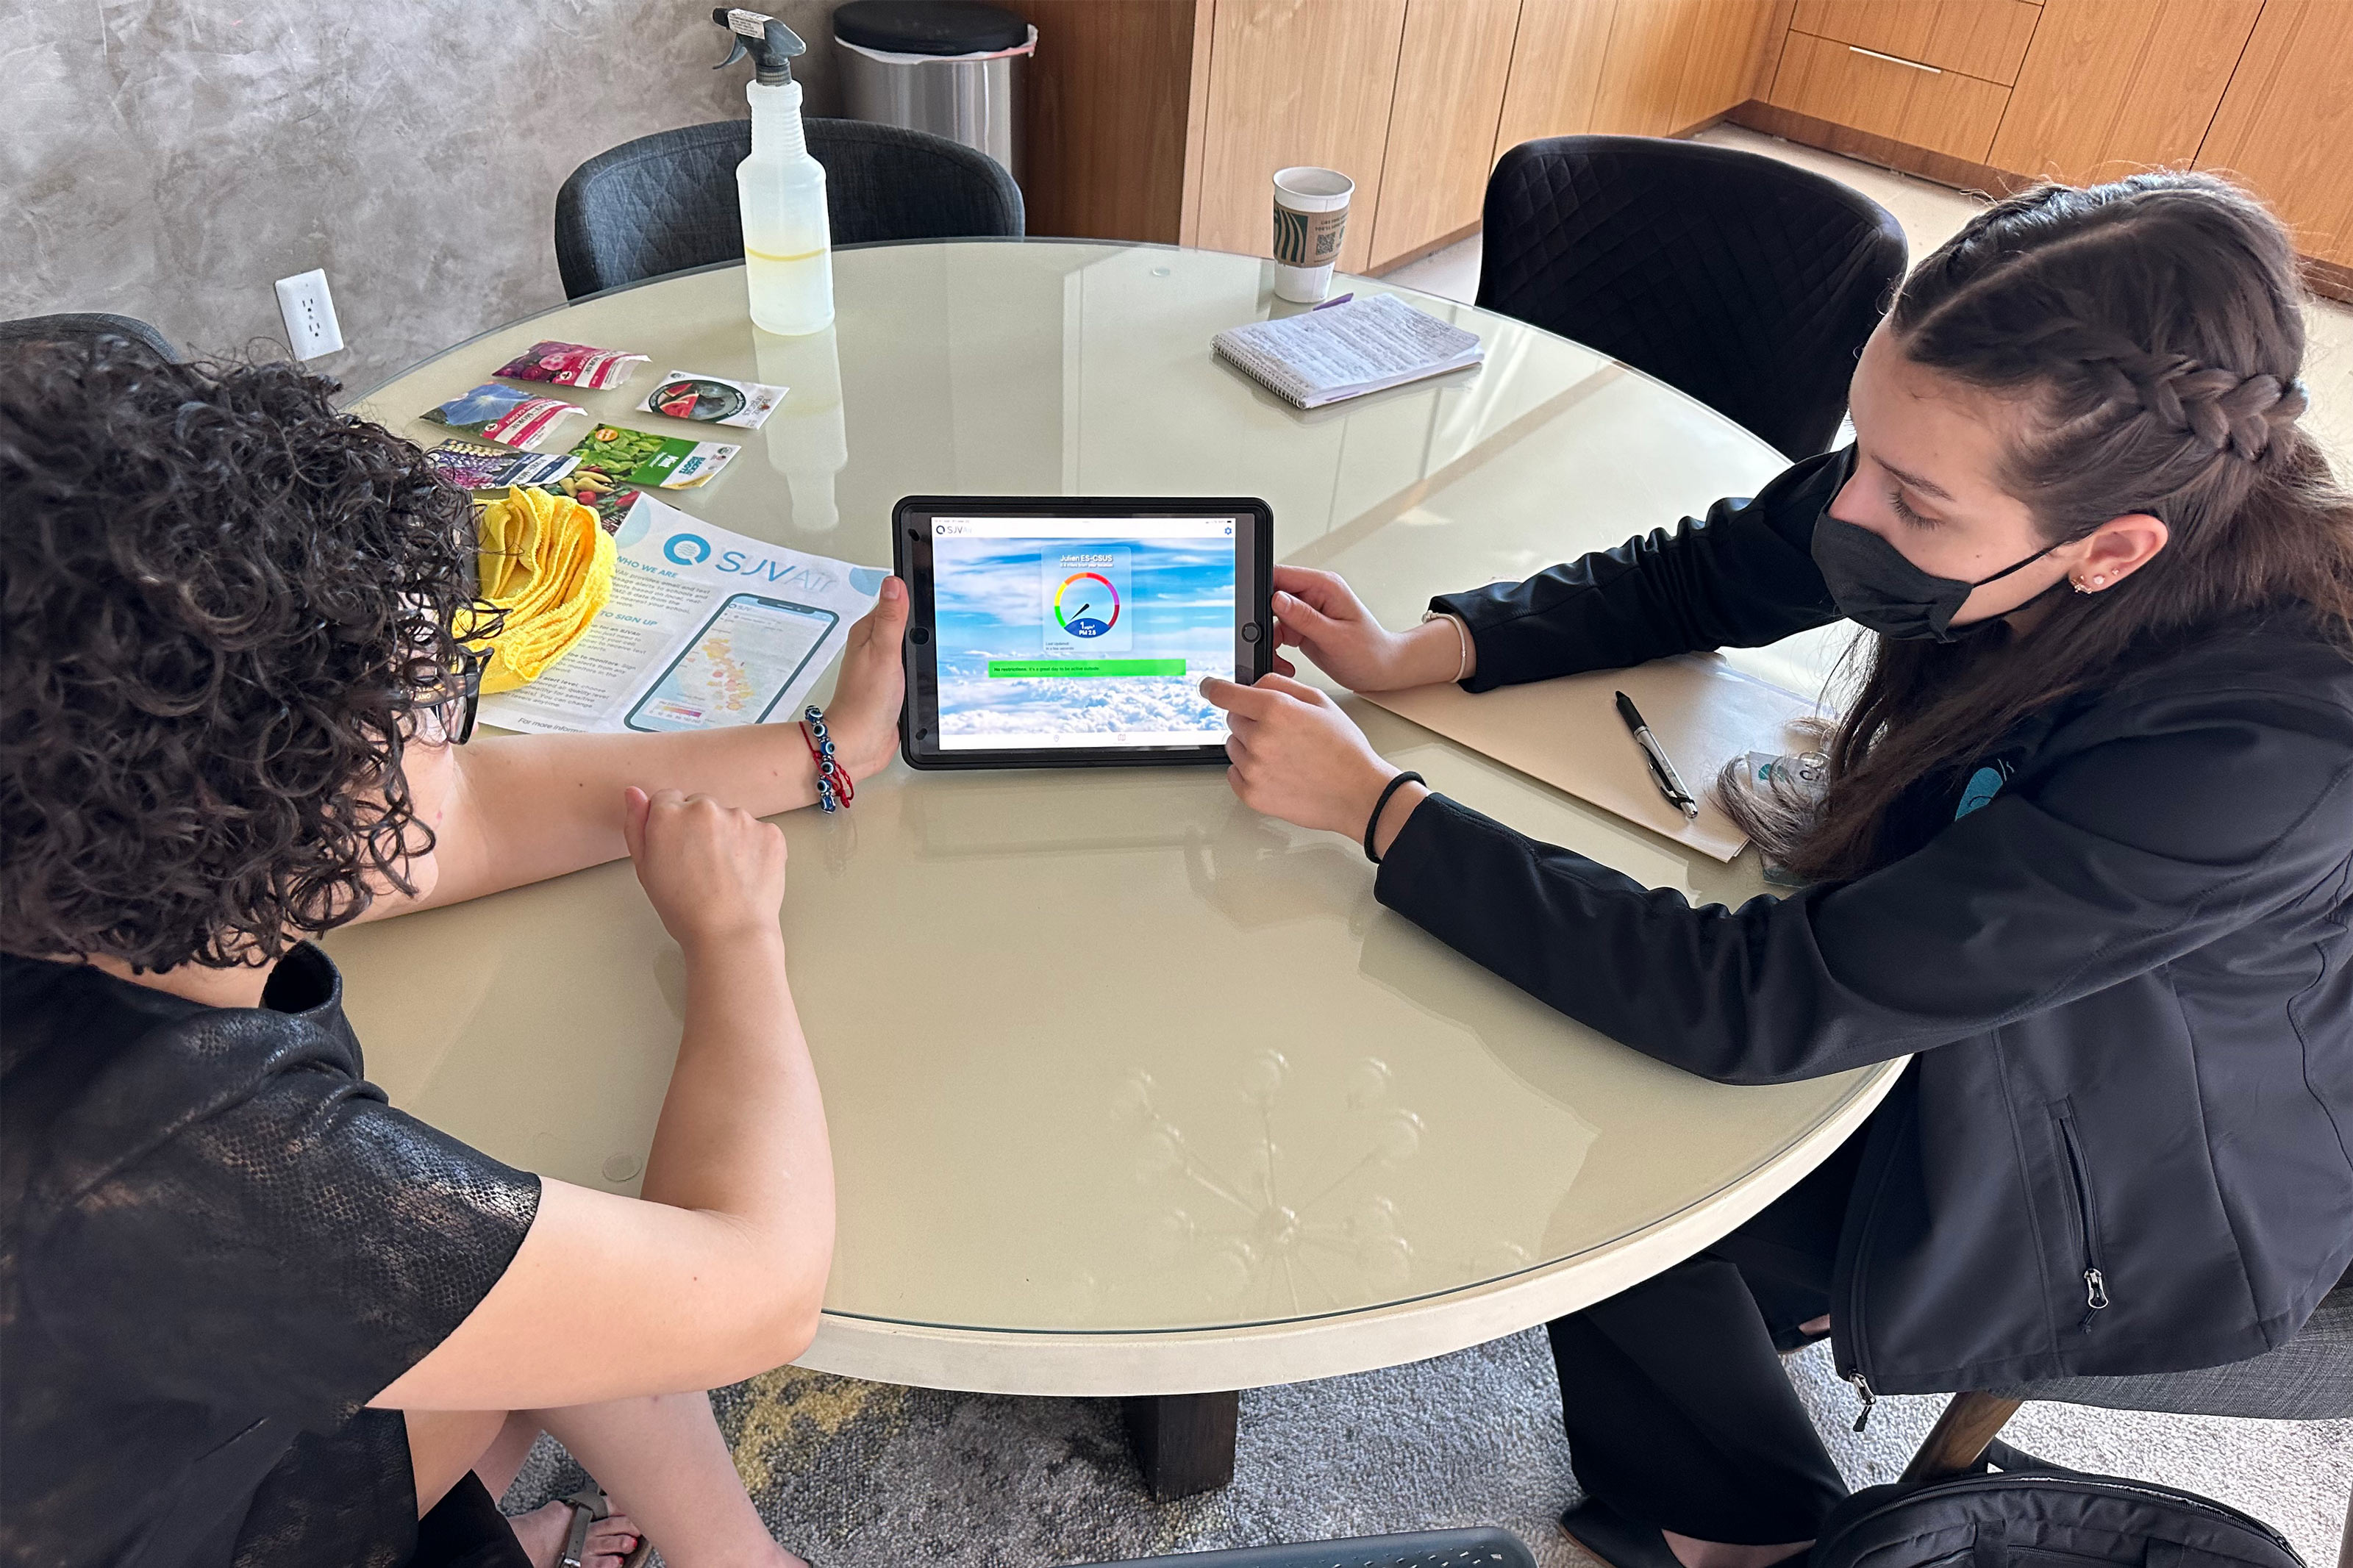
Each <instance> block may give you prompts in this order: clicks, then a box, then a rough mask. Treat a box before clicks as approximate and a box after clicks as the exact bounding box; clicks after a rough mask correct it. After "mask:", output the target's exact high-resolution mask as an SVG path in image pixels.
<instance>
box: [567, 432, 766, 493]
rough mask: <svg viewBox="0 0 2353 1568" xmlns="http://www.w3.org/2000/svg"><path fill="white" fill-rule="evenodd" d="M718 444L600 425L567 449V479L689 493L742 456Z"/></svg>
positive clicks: (737, 449)
mask: <svg viewBox="0 0 2353 1568" xmlns="http://www.w3.org/2000/svg"><path fill="white" fill-rule="evenodd" d="M743 449H744V448H743V447H731V446H728V445H727V444H726V443H725V442H723V441H697V440H693V439H691V438H690V437H684V436H653V435H649V434H647V433H646V432H645V431H643V430H631V429H629V428H628V427H627V426H620V425H600V426H597V427H596V429H594V430H592V431H590V432H589V433H588V438H587V439H586V440H585V441H583V442H581V443H580V445H578V446H577V447H573V448H572V450H573V452H574V453H575V455H576V456H577V457H578V458H579V459H580V467H579V468H578V469H577V470H575V473H574V475H573V478H575V479H577V480H578V481H579V482H580V483H582V484H588V485H601V484H609V485H611V486H612V487H613V488H615V489H618V488H620V487H621V486H623V485H649V486H652V487H653V488H655V489H665V490H683V489H693V488H694V487H695V486H696V485H699V484H702V483H703V482H704V481H705V480H707V479H711V478H712V476H713V475H715V474H717V473H718V472H719V470H720V469H722V468H725V467H726V466H727V463H728V460H729V459H730V458H733V457H734V456H735V454H736V453H738V452H740V451H742V450H743Z"/></svg>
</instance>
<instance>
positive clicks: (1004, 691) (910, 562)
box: [891, 496, 1274, 768]
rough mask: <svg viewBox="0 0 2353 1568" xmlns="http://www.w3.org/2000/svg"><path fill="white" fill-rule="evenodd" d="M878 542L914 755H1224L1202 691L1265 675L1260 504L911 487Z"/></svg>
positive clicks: (923, 764) (1267, 534) (1092, 761)
mask: <svg viewBox="0 0 2353 1568" xmlns="http://www.w3.org/2000/svg"><path fill="white" fill-rule="evenodd" d="M891 537H892V559H893V563H894V564H895V565H896V567H897V569H898V573H899V575H900V576H901V577H902V579H904V580H905V582H906V584H907V590H908V595H909V599H910V614H909V616H908V624H907V645H906V659H907V705H906V708H905V709H904V710H903V712H902V716H901V718H900V721H899V743H900V750H901V752H902V754H903V755H904V756H905V757H906V759H907V762H908V763H909V764H910V765H911V766H913V767H918V768H1041V767H1078V766H1100V765H1103V764H1105V763H1111V764H1127V765H1136V764H1145V763H1219V764H1222V763H1225V761H1226V751H1225V745H1226V720H1225V715H1224V714H1222V713H1220V712H1219V711H1218V710H1216V709H1215V708H1212V707H1210V706H1209V704H1208V701H1207V700H1204V699H1203V698H1202V696H1201V693H1200V689H1199V688H1200V682H1201V679H1202V678H1203V677H1204V676H1209V675H1215V676H1219V677H1222V678H1224V679H1228V680H1238V681H1241V682H1243V683H1245V684H1247V683H1248V682H1250V681H1253V680H1256V679H1258V678H1259V677H1260V676H1261V675H1263V674H1265V673H1266V671H1267V668H1268V659H1269V657H1270V656H1271V652H1272V648H1273V638H1272V637H1270V636H1269V635H1268V631H1269V628H1270V627H1271V625H1272V624H1273V623H1272V621H1271V618H1270V616H1269V612H1268V607H1267V597H1268V595H1269V593H1270V591H1271V586H1270V581H1269V579H1270V574H1271V561H1272V557H1273V554H1274V514H1273V513H1272V512H1271V511H1270V510H1268V509H1267V504H1266V503H1265V502H1264V501H1262V500H1232V499H1228V500H1158V499H1145V498H1129V497H1078V496H1051V497H1034V496H1033V497H1024V496H990V497H987V498H975V497H953V496H909V497H908V498H907V499H906V500H902V501H901V502H900V503H899V505H898V507H897V508H896V510H894V511H893V512H892V529H891Z"/></svg>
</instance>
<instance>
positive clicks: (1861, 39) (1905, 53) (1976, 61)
mask: <svg viewBox="0 0 2353 1568" xmlns="http://www.w3.org/2000/svg"><path fill="white" fill-rule="evenodd" d="M2041 16H2042V6H2041V5H2031V4H2029V3H2028V0H1798V9H1797V13H1796V15H1795V16H1792V17H1791V18H1790V21H1789V26H1791V27H1792V28H1793V29H1795V30H1796V31H1798V32H1800V33H1810V34H1811V35H1813V36H1814V37H1817V38H1828V39H1831V40H1832V41H1834V42H1837V43H1841V44H1854V45H1858V46H1860V47H1862V48H1866V49H1876V50H1878V51H1879V52H1880V53H1881V54H1885V55H1894V56H1897V57H1898V58H1903V59H1907V60H1917V61H1919V62H1920V63H1921V64H1922V65H1931V66H1935V67H1936V68H1938V69H1940V70H1948V71H1958V72H1960V73H1961V74H1962V75H1963V76H1973V77H1976V78H1978V79H1979V80H1981V81H1992V82H2000V84H2001V85H2002V86H2004V87H2011V86H2015V85H2016V84H2017V81H2018V68H2019V66H2020V65H2021V63H2023V62H2024V60H2025V59H2026V46H2027V45H2028V44H2029V43H2031V42H2032V41H2033V38H2034V24H2035V22H2036V21H2037V20H2038V19H2040V18H2041Z"/></svg>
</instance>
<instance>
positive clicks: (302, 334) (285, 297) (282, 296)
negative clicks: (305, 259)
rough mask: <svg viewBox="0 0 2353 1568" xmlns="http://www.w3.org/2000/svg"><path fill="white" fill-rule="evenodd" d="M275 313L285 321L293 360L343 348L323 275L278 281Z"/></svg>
mask: <svg viewBox="0 0 2353 1568" xmlns="http://www.w3.org/2000/svg"><path fill="white" fill-rule="evenodd" d="M278 313H279V314H280V315H281V316H283V317H285V318H286V341H287V342H288V343H290V344H291V345H292V346H293V349H294V357H295V358H296V359H317V358H318V357H319V356H320V355H321V354H331V353H334V352H335V351H336V350H337V349H339V348H342V347H343V326H342V324H341V323H340V322H338V321H336V320H335V299H334V296H333V295H332V294H330V293H328V292H327V275H326V274H325V273H324V272H322V271H317V270H312V271H310V272H305V273H303V274H301V276H300V277H296V278H280V279H279V280H278Z"/></svg>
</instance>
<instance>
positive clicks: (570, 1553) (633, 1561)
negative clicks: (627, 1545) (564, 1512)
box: [555, 1481, 654, 1568]
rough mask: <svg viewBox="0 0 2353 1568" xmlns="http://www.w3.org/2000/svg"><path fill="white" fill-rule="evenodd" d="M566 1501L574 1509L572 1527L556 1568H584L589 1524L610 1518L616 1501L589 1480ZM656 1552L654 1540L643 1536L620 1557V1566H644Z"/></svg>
mask: <svg viewBox="0 0 2353 1568" xmlns="http://www.w3.org/2000/svg"><path fill="white" fill-rule="evenodd" d="M565 1503H566V1504H567V1505H568V1506H569V1507H570V1508H571V1510H572V1528H571V1530H570V1531H567V1532H565V1537H564V1550H563V1552H561V1553H559V1554H558V1555H557V1557H556V1559H555V1561H556V1565H557V1568H582V1565H583V1564H584V1563H586V1561H587V1559H586V1552H587V1550H588V1527H589V1526H590V1525H592V1524H594V1523H596V1521H598V1520H600V1519H606V1518H609V1517H611V1515H612V1512H613V1500H612V1499H611V1498H608V1497H607V1496H606V1495H605V1489H604V1488H602V1487H600V1486H598V1485H597V1484H596V1482H594V1481H590V1482H589V1483H588V1484H587V1485H586V1486H585V1487H582V1488H581V1489H579V1490H578V1491H576V1492H574V1493H573V1494H572V1495H571V1496H570V1497H568V1498H565ZM653 1554H654V1544H653V1542H650V1541H648V1540H647V1539H646V1538H645V1537H644V1536H642V1535H640V1536H638V1543H637V1545H636V1546H635V1547H633V1548H632V1549H631V1550H630V1552H629V1554H628V1556H627V1557H624V1558H622V1559H621V1568H645V1565H646V1563H647V1562H648V1561H649V1559H650V1558H651V1557H652V1556H653Z"/></svg>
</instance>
